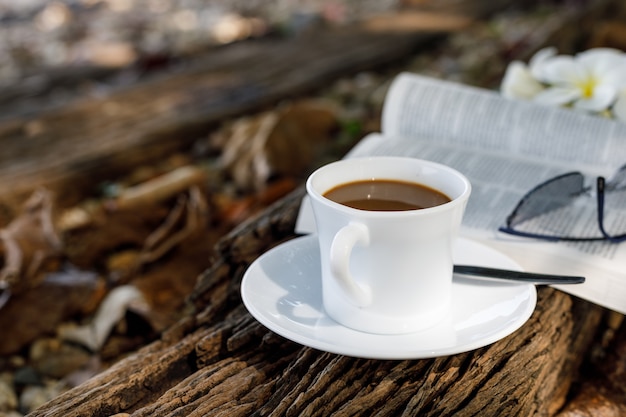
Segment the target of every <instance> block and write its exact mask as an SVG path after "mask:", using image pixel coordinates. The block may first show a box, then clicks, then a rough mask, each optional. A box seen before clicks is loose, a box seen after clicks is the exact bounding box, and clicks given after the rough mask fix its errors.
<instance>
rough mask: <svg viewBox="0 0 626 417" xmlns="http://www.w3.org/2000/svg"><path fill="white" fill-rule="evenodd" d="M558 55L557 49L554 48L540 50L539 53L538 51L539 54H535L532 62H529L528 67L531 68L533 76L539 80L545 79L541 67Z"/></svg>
mask: <svg viewBox="0 0 626 417" xmlns="http://www.w3.org/2000/svg"><path fill="white" fill-rule="evenodd" d="M556 53H557V49H556V48H555V47H553V46H549V47H547V48H543V49H540V50H539V51H537V53H535V55H533V57H532V58H530V61H529V62H528V66H529V67H530V73H531V75H532V76H533V77H534V78H535V79H537V80H542V79H543V77H542V74H541V67H542V65H543V63H544V62H545V61H546V60H548V59H549V58H552V57H554V56H556Z"/></svg>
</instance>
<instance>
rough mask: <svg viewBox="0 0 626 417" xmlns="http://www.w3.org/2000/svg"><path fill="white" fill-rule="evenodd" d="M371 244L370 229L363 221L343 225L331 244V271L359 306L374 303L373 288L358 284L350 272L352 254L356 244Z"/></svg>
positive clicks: (353, 301) (349, 297) (345, 292)
mask: <svg viewBox="0 0 626 417" xmlns="http://www.w3.org/2000/svg"><path fill="white" fill-rule="evenodd" d="M357 243H358V244H361V245H368V244H369V230H368V229H367V227H366V226H365V225H363V224H361V223H350V224H348V225H347V226H344V227H342V228H341V229H340V230H339V231H338V232H337V234H336V235H335V237H334V239H333V243H332V244H331V246H330V271H331V275H332V277H333V278H334V279H335V281H336V282H337V284H339V287H340V288H341V289H342V290H343V292H344V294H345V295H346V296H347V298H348V299H349V300H350V301H351V302H352V303H353V304H354V305H356V306H357V307H367V306H368V305H370V304H371V303H372V293H371V289H370V288H369V287H368V286H366V285H360V284H358V283H357V282H356V281H355V279H354V277H352V274H350V255H351V254H352V249H353V248H354V246H355V245H356V244H357Z"/></svg>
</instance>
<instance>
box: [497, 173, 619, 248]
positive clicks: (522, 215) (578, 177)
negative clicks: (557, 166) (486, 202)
mask: <svg viewBox="0 0 626 417" xmlns="http://www.w3.org/2000/svg"><path fill="white" fill-rule="evenodd" d="M584 182H585V179H584V176H583V175H582V174H581V173H580V172H570V173H567V174H563V175H559V176H557V177H555V178H552V179H550V180H548V181H546V182H544V183H541V184H539V185H538V186H536V187H535V188H533V189H532V190H530V191H529V192H528V193H527V194H526V195H525V196H524V197H523V198H522V199H521V200H520V201H519V203H517V206H516V207H515V209H514V210H513V212H512V213H511V214H510V215H509V216H508V217H507V219H506V226H504V227H500V228H499V229H498V230H500V231H501V232H504V233H508V234H511V235H516V236H522V237H530V238H537V239H544V240H550V241H573V242H581V241H583V242H584V241H609V242H613V243H618V242H623V241H625V240H626V233H623V234H622V233H619V234H612V233H610V232H609V231H607V230H606V228H605V224H604V223H605V213H604V209H605V204H604V203H605V194H606V193H607V192H609V191H623V190H626V165H623V166H622V167H621V168H620V169H619V170H618V171H617V172H616V174H615V175H614V176H613V177H611V179H610V180H608V181H607V180H605V178H604V177H598V178H597V179H596V201H597V225H598V229H599V233H598V234H599V235H600V236H591V237H587V236H567V235H559V234H557V233H554V234H552V233H541V232H538V233H535V232H534V231H532V232H531V231H523V230H522V227H521V225H522V223H524V222H527V221H529V220H531V219H536V218H538V217H539V216H541V215H544V214H548V213H550V212H553V211H555V210H557V209H560V208H564V207H566V206H569V205H572V204H574V203H575V201H576V200H577V199H578V198H579V197H580V196H582V195H584V194H588V193H589V192H590V191H591V187H589V186H587V187H585V184H584ZM552 220H554V219H552ZM561 220H562V219H561Z"/></svg>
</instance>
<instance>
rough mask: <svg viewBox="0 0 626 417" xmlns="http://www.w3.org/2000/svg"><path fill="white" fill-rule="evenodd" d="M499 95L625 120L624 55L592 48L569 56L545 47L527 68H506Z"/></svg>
mask: <svg viewBox="0 0 626 417" xmlns="http://www.w3.org/2000/svg"><path fill="white" fill-rule="evenodd" d="M501 93H502V95H504V96H505V97H508V98H516V99H523V100H532V101H534V102H536V103H541V104H547V105H556V106H568V107H570V106H571V107H572V108H574V109H577V110H583V111H586V112H590V113H597V114H604V115H606V114H608V115H611V114H612V115H613V116H614V117H616V118H618V119H620V120H623V121H626V54H624V53H623V52H622V51H619V50H617V49H611V48H593V49H589V50H588V51H585V52H582V53H579V54H577V55H575V56H569V55H557V52H556V49H555V48H544V49H542V50H540V51H538V52H537V53H536V54H535V55H534V56H533V58H532V59H531V60H530V62H529V65H528V66H526V65H525V64H524V63H522V62H519V61H515V62H512V63H511V64H510V65H509V67H508V68H507V71H506V73H505V75H504V78H503V80H502V85H501Z"/></svg>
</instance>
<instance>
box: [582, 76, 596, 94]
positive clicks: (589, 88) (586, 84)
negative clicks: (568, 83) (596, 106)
mask: <svg viewBox="0 0 626 417" xmlns="http://www.w3.org/2000/svg"><path fill="white" fill-rule="evenodd" d="M597 84H598V82H597V81H596V80H595V79H594V78H593V77H589V78H587V79H585V80H582V81H581V82H580V84H578V88H580V91H582V93H583V97H584V98H590V97H592V96H593V90H594V88H595V87H596V85H597Z"/></svg>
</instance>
